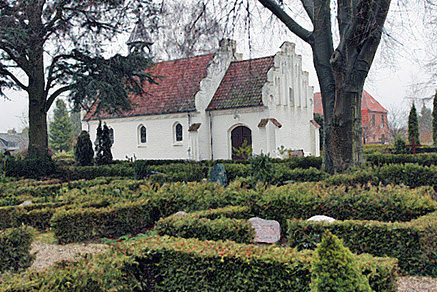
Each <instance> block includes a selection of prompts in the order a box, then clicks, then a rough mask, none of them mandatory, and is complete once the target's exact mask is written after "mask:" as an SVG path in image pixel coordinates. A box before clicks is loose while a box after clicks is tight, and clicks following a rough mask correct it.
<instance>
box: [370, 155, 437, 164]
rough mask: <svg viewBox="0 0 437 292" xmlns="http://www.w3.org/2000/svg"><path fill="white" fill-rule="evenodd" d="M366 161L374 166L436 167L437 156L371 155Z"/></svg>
mask: <svg viewBox="0 0 437 292" xmlns="http://www.w3.org/2000/svg"><path fill="white" fill-rule="evenodd" d="M366 161H367V162H368V163H370V164H372V165H375V166H382V165H385V164H405V163H415V164H419V165H422V166H430V165H437V154H416V155H413V154H373V155H367V156H366Z"/></svg>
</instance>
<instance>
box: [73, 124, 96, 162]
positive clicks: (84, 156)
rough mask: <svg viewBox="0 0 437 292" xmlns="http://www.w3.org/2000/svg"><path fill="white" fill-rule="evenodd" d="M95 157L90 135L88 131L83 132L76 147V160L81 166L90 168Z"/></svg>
mask: <svg viewBox="0 0 437 292" xmlns="http://www.w3.org/2000/svg"><path fill="white" fill-rule="evenodd" d="M93 157H94V151H93V144H92V143H91V139H90V135H89V134H88V132H87V131H82V132H81V133H80V135H79V136H78V137H77V142H76V145H75V146H74V158H75V160H76V162H77V163H78V164H79V165H80V166H88V165H92V164H93Z"/></svg>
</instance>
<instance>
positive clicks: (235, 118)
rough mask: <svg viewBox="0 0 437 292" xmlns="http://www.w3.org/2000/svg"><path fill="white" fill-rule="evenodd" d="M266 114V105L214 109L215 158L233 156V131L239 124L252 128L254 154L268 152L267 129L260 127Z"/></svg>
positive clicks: (213, 136) (213, 135)
mask: <svg viewBox="0 0 437 292" xmlns="http://www.w3.org/2000/svg"><path fill="white" fill-rule="evenodd" d="M266 114H267V110H266V108H265V107H251V108H239V109H233V110H218V111H212V112H211V116H212V141H213V151H214V159H231V158H232V144H231V131H232V130H233V129H235V128H236V127H238V126H246V127H248V128H249V129H250V130H251V132H252V151H253V153H254V154H260V153H261V152H263V153H266V149H267V141H266V134H265V132H266V130H265V129H262V128H258V124H259V122H260V120H261V119H263V118H265V117H266Z"/></svg>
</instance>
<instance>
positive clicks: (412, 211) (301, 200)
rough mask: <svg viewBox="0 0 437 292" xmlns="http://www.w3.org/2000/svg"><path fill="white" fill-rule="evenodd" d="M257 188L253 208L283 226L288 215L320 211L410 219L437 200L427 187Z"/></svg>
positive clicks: (351, 216) (357, 217)
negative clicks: (258, 192)
mask: <svg viewBox="0 0 437 292" xmlns="http://www.w3.org/2000/svg"><path fill="white" fill-rule="evenodd" d="M260 192H262V194H259V196H258V197H256V198H254V201H253V203H252V204H251V206H252V212H253V213H254V214H256V216H259V217H261V218H269V219H274V220H277V221H279V223H280V224H281V225H283V226H285V224H286V220H287V219H290V218H296V219H307V218H310V217H312V216H314V215H320V214H324V215H327V216H330V217H333V218H336V219H339V220H348V219H355V220H379V221H384V222H389V221H392V222H393V221H410V220H412V219H415V218H418V217H420V216H423V215H426V214H428V213H430V212H433V211H435V210H437V202H436V201H434V200H433V199H432V195H433V194H434V190H433V189H432V188H430V187H422V188H417V189H409V188H408V187H396V186H387V187H382V186H363V187H361V186H356V187H353V188H351V187H345V186H340V187H337V186H330V187H327V186H324V185H323V184H321V183H300V184H290V185H286V186H283V187H271V188H268V189H266V190H260ZM247 203H249V202H247ZM247 203H242V205H247ZM249 204H250V203H249Z"/></svg>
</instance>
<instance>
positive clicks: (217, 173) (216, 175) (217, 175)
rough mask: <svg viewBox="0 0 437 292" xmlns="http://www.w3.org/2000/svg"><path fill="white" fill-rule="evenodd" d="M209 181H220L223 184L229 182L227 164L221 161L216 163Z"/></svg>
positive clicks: (210, 173)
mask: <svg viewBox="0 0 437 292" xmlns="http://www.w3.org/2000/svg"><path fill="white" fill-rule="evenodd" d="M209 181H210V182H218V183H219V184H221V185H222V186H226V185H227V184H228V177H227V176H226V170H225V166H224V165H223V164H221V163H218V164H216V165H214V166H213V167H212V168H211V170H210V172H209Z"/></svg>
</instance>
